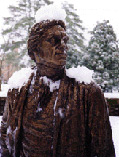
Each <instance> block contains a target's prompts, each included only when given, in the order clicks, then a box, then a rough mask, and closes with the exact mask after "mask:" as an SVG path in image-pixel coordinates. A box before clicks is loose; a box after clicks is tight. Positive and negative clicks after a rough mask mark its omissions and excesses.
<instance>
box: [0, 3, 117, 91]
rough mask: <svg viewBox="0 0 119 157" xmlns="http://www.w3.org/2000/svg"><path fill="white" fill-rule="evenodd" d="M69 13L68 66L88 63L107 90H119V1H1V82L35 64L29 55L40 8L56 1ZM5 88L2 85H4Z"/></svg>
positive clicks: (100, 84) (99, 83)
mask: <svg viewBox="0 0 119 157" xmlns="http://www.w3.org/2000/svg"><path fill="white" fill-rule="evenodd" d="M54 2H55V3H56V5H62V8H64V9H65V11H66V13H67V17H66V25H67V34H68V35H69V42H68V47H69V50H68V52H67V54H68V57H67V65H66V67H67V68H70V67H77V66H78V65H81V66H86V67H88V68H89V69H91V70H94V75H93V78H94V80H95V81H96V83H97V84H98V85H99V86H100V87H101V88H102V90H103V91H104V92H116V93H118V92H119V68H118V67H119V42H118V40H119V29H118V28H119V22H118V15H119V9H118V1H117V0H113V1H112V0H110V1H107V0H105V1H103V0H100V1H95V0H90V1H86V0H75V1H74V0H67V1H63V0H54V1H53V0H10V1H9V0H4V1H3V2H2V1H1V2H0V3H1V4H0V21H1V22H0V84H6V83H7V81H8V79H9V77H11V75H12V74H13V73H14V72H15V71H17V70H19V69H21V68H22V67H29V66H32V65H34V64H35V63H33V61H31V60H30V58H29V57H28V55H27V40H28V34H29V32H30V28H31V27H32V26H33V24H34V23H35V13H36V11H37V10H38V9H39V8H40V7H42V6H44V5H49V4H52V3H54ZM0 89H1V87H0Z"/></svg>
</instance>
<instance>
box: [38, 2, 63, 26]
mask: <svg viewBox="0 0 119 157" xmlns="http://www.w3.org/2000/svg"><path fill="white" fill-rule="evenodd" d="M65 18H66V12H65V10H64V9H62V8H61V7H60V6H59V5H57V4H51V5H45V6H43V7H41V8H40V9H39V10H38V11H37V12H36V15H35V19H36V22H37V23H39V22H41V21H43V20H50V21H52V20H62V21H64V22H65Z"/></svg>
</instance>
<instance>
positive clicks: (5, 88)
mask: <svg viewBox="0 0 119 157" xmlns="http://www.w3.org/2000/svg"><path fill="white" fill-rule="evenodd" d="M8 89H9V85H8V84H1V92H0V97H7V91H8Z"/></svg>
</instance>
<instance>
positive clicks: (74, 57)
mask: <svg viewBox="0 0 119 157" xmlns="http://www.w3.org/2000/svg"><path fill="white" fill-rule="evenodd" d="M63 8H64V9H65V11H66V14H67V17H66V26H67V34H68V36H69V41H68V48H69V49H68V52H67V68H70V67H72V66H75V67H76V66H77V65H78V64H79V63H80V61H81V57H82V54H83V53H84V52H85V46H84V36H83V32H84V30H85V29H84V28H83V26H82V21H81V20H80V18H79V16H78V15H77V12H76V10H75V9H74V6H73V4H69V3H68V2H65V3H63Z"/></svg>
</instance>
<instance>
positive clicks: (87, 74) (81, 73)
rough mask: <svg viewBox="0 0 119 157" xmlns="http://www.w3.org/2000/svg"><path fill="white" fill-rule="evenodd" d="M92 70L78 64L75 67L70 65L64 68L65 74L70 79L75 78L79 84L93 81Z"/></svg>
mask: <svg viewBox="0 0 119 157" xmlns="http://www.w3.org/2000/svg"><path fill="white" fill-rule="evenodd" d="M92 75H93V70H90V69H88V68H87V67H84V66H78V67H77V68H75V67H72V68H69V69H66V76H67V77H68V78H70V79H75V81H76V82H78V83H79V84H85V85H87V84H91V82H93V78H92Z"/></svg>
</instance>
